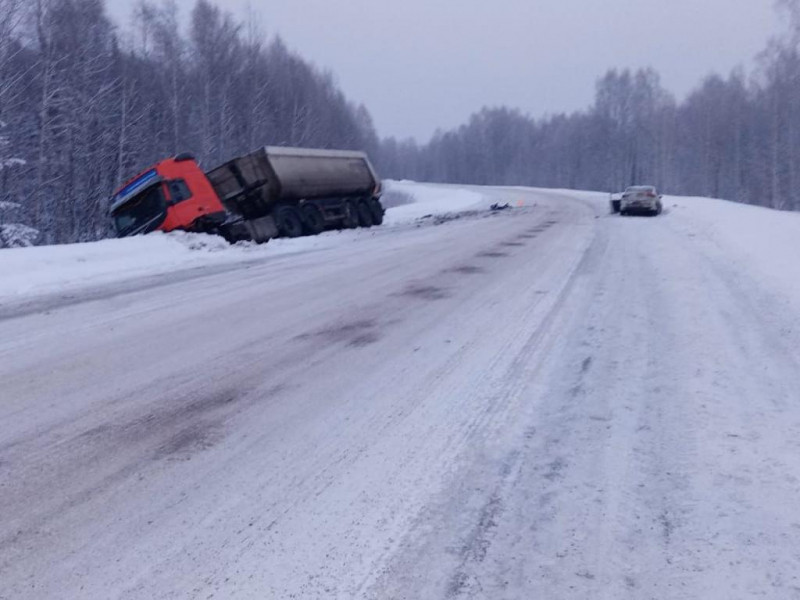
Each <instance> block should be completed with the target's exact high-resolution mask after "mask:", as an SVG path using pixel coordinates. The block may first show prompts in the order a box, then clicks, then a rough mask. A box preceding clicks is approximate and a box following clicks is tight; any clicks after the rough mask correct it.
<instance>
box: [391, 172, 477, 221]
mask: <svg viewBox="0 0 800 600" xmlns="http://www.w3.org/2000/svg"><path fill="white" fill-rule="evenodd" d="M384 189H385V192H386V193H387V194H392V193H399V194H402V195H404V196H408V197H410V198H411V199H412V202H411V203H410V204H403V205H401V206H396V207H393V208H389V209H388V210H387V211H386V218H385V220H384V222H385V223H386V224H387V225H396V224H401V223H407V222H410V221H414V220H416V219H421V218H423V217H426V216H428V215H437V214H449V213H457V212H465V211H470V210H479V209H488V208H489V205H490V204H491V203H492V200H491V199H490V198H489V197H488V196H486V195H485V194H482V193H480V192H478V191H475V190H469V189H465V188H463V187H456V186H447V185H425V184H421V183H416V182H413V181H387V182H385V183H384Z"/></svg>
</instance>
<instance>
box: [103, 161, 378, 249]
mask: <svg viewBox="0 0 800 600" xmlns="http://www.w3.org/2000/svg"><path fill="white" fill-rule="evenodd" d="M380 195H381V182H380V179H379V178H378V176H377V174H376V173H375V170H374V169H373V167H372V164H371V163H370V161H369V158H367V155H366V154H364V153H363V152H352V151H343V150H314V149H308V148H283V147H264V148H259V149H258V150H256V151H254V152H251V153H249V154H246V155H244V156H240V157H237V158H234V159H232V160H230V161H228V162H226V163H224V164H222V165H220V166H218V167H215V168H213V169H211V170H210V171H208V172H203V170H202V169H201V168H200V166H199V165H198V163H197V161H196V160H195V159H194V157H193V156H191V155H189V154H181V155H178V156H175V157H173V158H168V159H166V160H163V161H161V162H160V163H158V164H156V165H155V166H153V167H151V168H149V169H146V170H145V171H143V172H142V173H140V174H139V175H137V176H136V177H134V178H133V179H131V180H130V181H129V182H127V183H126V184H125V185H124V186H122V187H121V188H120V189H119V190H117V192H116V193H115V195H114V197H113V199H112V202H111V216H112V218H113V220H114V224H115V227H116V230H117V235H118V236H119V237H127V236H130V235H137V234H142V233H149V232H151V231H157V230H159V231H174V230H177V229H180V230H185V231H195V232H204V233H215V234H219V235H222V236H223V237H225V238H226V239H227V240H228V241H230V242H235V241H240V240H253V241H256V242H259V243H263V242H266V241H268V240H269V239H271V238H273V237H279V236H285V237H298V236H301V235H316V234H318V233H321V232H322V231H325V230H326V229H336V228H339V229H341V228H352V227H371V226H373V225H380V224H381V223H383V215H384V210H383V206H382V205H381V202H380Z"/></svg>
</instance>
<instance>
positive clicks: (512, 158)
mask: <svg viewBox="0 0 800 600" xmlns="http://www.w3.org/2000/svg"><path fill="white" fill-rule="evenodd" d="M776 6H777V10H779V11H780V12H781V16H782V20H783V21H784V22H785V23H787V25H788V27H787V31H786V32H785V33H784V34H782V35H780V36H778V37H776V38H774V39H773V40H771V41H770V42H769V44H768V46H767V48H766V49H765V50H764V51H763V52H762V53H761V54H760V55H759V57H758V61H757V70H756V71H755V72H754V73H750V74H746V73H745V72H744V71H743V70H742V69H738V70H736V71H735V72H733V73H732V74H731V75H729V76H728V77H721V76H719V75H711V76H709V77H707V78H706V79H705V80H704V81H703V82H702V84H701V85H700V86H699V87H697V88H696V89H695V90H694V91H693V92H692V93H691V94H689V96H688V97H687V98H686V99H685V100H683V101H680V102H678V101H676V99H675V97H674V96H673V95H671V94H670V93H669V92H668V91H667V90H665V89H664V88H663V86H662V85H661V82H660V78H659V75H658V73H656V72H655V71H654V70H652V69H640V70H637V71H635V72H632V71H630V70H611V71H609V72H608V73H606V74H605V75H604V76H603V77H602V78H600V79H599V80H598V82H597V86H596V94H595V100H594V103H593V104H592V105H591V106H590V107H589V108H588V109H587V110H584V111H580V112H576V113H573V114H557V115H552V116H548V117H545V118H541V119H534V118H531V117H529V116H527V115H525V114H523V113H521V112H520V111H518V110H514V109H509V108H506V107H499V108H485V109H483V110H481V111H480V112H478V113H476V114H474V115H473V116H472V117H471V118H470V119H469V121H468V122H467V123H466V124H464V125H462V126H461V127H459V128H457V129H455V130H453V131H445V132H442V131H440V132H437V133H436V134H435V136H434V137H433V139H432V140H431V141H430V142H429V143H427V144H425V145H422V146H420V145H418V144H417V143H415V142H414V141H413V140H405V141H403V140H395V139H386V140H383V142H382V152H381V165H382V167H383V170H384V173H385V174H386V175H387V176H391V177H406V178H409V179H417V180H421V181H432V182H448V183H470V184H481V185H487V184H493V185H527V186H538V187H556V188H572V189H586V190H602V191H609V192H616V191H621V190H622V189H624V188H625V187H626V186H628V185H636V184H645V185H646V184H651V185H656V186H658V188H659V189H661V190H663V191H664V192H666V193H671V194H679V195H700V196H712V197H716V198H725V199H728V200H734V201H738V202H746V203H750V204H758V205H763V206H769V207H772V208H777V209H783V210H800V162H798V159H800V0H778V2H777V3H776Z"/></svg>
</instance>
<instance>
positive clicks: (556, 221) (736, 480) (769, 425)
mask: <svg viewBox="0 0 800 600" xmlns="http://www.w3.org/2000/svg"><path fill="white" fill-rule="evenodd" d="M485 193H488V194H491V195H493V196H494V197H496V198H497V199H498V200H509V201H512V202H515V203H516V202H517V201H519V200H523V201H524V204H525V206H524V207H522V208H516V209H514V210H511V211H505V212H502V213H497V214H492V215H488V214H479V215H473V216H470V217H467V218H462V219H458V220H454V221H450V222H446V223H443V224H441V225H436V226H434V225H427V226H422V227H419V228H417V227H413V226H409V227H398V228H394V229H392V228H388V229H385V230H377V231H375V232H374V235H373V234H372V233H370V234H369V235H362V236H360V237H357V238H354V240H353V242H352V243H347V244H338V245H331V246H324V247H321V248H320V249H318V250H315V251H312V252H306V253H300V254H296V255H292V254H287V255H282V256H276V257H274V259H272V260H266V261H261V262H249V263H247V264H243V265H240V266H239V267H231V268H230V269H215V270H209V272H208V273H205V274H203V273H199V274H196V275H197V276H194V275H193V276H192V277H189V278H187V277H181V278H180V280H179V281H176V282H175V283H171V284H169V283H165V280H159V281H156V282H151V284H152V285H148V286H147V287H146V288H145V289H142V290H139V291H136V290H135V289H133V288H132V287H131V286H128V287H126V288H125V289H124V290H117V292H116V293H107V294H102V293H98V294H96V295H95V296H93V297H92V296H89V297H87V298H85V299H84V301H80V302H73V303H71V304H68V305H64V306H60V307H59V306H47V307H46V309H44V308H43V309H42V310H40V311H33V312H32V311H31V310H28V311H25V312H26V313H27V314H22V315H20V316H16V317H15V316H6V318H4V319H3V320H0V598H2V599H4V600H6V599H14V600H16V599H18V598H20V599H22V598H36V599H39V598H59V599H60V598H70V599H72V598H131V599H134V598H135V599H150V598H203V599H206V598H246V599H254V600H256V599H257V600H263V599H266V598H280V599H283V598H369V599H389V598H395V599H401V598H402V599H428V598H430V599H437V598H485V599H499V598H502V599H526V600H527V599H538V598H541V599H543V600H559V599H578V598H580V599H587V600H588V599H592V600H595V599H598V598H607V599H617V598H631V599H650V598H652V599H658V600H664V599H673V598H674V599H677V598H682V599H683V598H686V599H690V598H691V599H697V598H703V599H720V600H722V599H725V600H728V599H734V598H735V599H740V598H756V597H759V598H761V597H763V598H781V599H782V598H800V509H799V508H798V507H799V506H800V391H799V390H800V350H798V348H800V343H799V342H800V326H798V324H800V319H798V316H799V315H800V313H798V306H797V305H796V304H795V303H794V301H795V299H791V298H786V297H783V296H782V295H781V293H780V291H779V290H778V288H775V289H771V288H769V287H768V285H767V284H766V283H765V282H764V281H755V280H754V279H753V278H752V277H751V275H750V274H749V272H747V271H744V270H742V269H740V268H737V263H736V262H734V261H732V260H731V259H730V254H729V253H728V251H727V249H726V248H721V247H720V246H719V245H718V244H715V243H714V242H713V241H710V240H709V238H708V237H707V236H704V235H702V233H703V232H702V231H700V230H695V229H692V227H693V225H692V224H691V222H688V221H686V220H685V219H681V218H680V210H681V209H680V208H679V207H677V206H676V207H674V208H672V209H671V210H670V211H668V212H667V214H665V215H663V216H662V217H660V218H657V219H647V218H620V217H612V216H609V215H607V214H606V210H605V205H604V203H602V202H600V201H593V200H592V199H591V198H590V197H588V196H586V195H575V196H571V195H570V194H568V193H556V192H549V193H548V192H541V191H539V192H537V191H522V190H514V191H509V190H488V191H486V192H485ZM687 223H689V224H688V225H687Z"/></svg>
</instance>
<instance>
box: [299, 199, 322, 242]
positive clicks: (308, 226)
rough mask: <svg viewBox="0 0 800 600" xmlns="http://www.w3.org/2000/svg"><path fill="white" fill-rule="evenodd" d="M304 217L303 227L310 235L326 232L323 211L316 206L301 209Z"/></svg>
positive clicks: (311, 205) (309, 205)
mask: <svg viewBox="0 0 800 600" xmlns="http://www.w3.org/2000/svg"><path fill="white" fill-rule="evenodd" d="M300 214H301V215H302V217H303V225H304V226H305V230H306V233H307V234H308V235H317V234H319V233H322V232H323V231H325V217H323V216H322V211H321V210H320V209H319V207H318V206H316V205H315V204H305V205H304V206H303V208H301V209H300Z"/></svg>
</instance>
